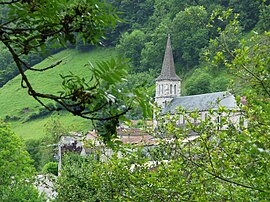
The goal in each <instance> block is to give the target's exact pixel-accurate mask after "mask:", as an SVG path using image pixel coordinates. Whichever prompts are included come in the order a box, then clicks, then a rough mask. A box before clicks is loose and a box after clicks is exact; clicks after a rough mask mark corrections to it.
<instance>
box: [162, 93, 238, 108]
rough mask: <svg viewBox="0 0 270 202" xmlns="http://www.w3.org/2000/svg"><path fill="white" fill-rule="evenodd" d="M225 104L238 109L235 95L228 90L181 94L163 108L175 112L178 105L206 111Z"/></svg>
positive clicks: (227, 106)
mask: <svg viewBox="0 0 270 202" xmlns="http://www.w3.org/2000/svg"><path fill="white" fill-rule="evenodd" d="M218 106H224V107H226V108H227V109H237V103H236V100H235V98H234V96H233V95H232V94H230V93H228V92H216V93H207V94H201V95H191V96H181V97H176V98H174V99H173V100H172V101H171V103H170V104H169V105H168V106H167V107H166V108H165V109H164V110H163V112H164V113H167V112H170V113H174V112H175V111H176V109H177V108H178V107H182V108H183V109H185V110H188V111H194V110H199V111H206V110H209V109H210V108H212V109H217V108H218Z"/></svg>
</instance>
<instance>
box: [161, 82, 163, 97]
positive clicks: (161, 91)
mask: <svg viewBox="0 0 270 202" xmlns="http://www.w3.org/2000/svg"><path fill="white" fill-rule="evenodd" d="M161 93H162V95H163V84H162V85H161Z"/></svg>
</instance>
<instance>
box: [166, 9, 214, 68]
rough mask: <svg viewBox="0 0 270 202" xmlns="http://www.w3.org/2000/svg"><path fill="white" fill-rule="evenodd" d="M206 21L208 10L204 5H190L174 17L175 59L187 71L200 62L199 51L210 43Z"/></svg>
mask: <svg viewBox="0 0 270 202" xmlns="http://www.w3.org/2000/svg"><path fill="white" fill-rule="evenodd" d="M206 21H207V12H206V10H205V9H204V7H202V6H192V7H188V8H186V9H185V10H184V11H180V12H179V13H177V14H176V16H175V18H174V19H173V22H172V25H171V27H172V28H171V29H172V39H173V42H172V43H173V47H174V50H176V51H175V52H176V54H175V60H176V62H178V63H180V64H181V66H182V68H184V70H186V71H187V70H189V68H190V67H193V66H195V65H197V64H198V59H199V53H200V52H201V49H202V48H203V47H205V46H206V45H207V44H208V40H209V36H208V30H207V29H206V27H205V25H206V24H207V23H206Z"/></svg>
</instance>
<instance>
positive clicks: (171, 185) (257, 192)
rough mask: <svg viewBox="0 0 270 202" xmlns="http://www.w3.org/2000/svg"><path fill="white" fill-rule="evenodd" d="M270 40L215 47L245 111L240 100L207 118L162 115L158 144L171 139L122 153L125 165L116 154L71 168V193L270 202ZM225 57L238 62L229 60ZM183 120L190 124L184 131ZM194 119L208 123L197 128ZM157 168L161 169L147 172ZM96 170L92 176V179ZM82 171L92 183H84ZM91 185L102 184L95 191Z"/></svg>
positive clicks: (117, 197) (70, 165)
mask: <svg viewBox="0 0 270 202" xmlns="http://www.w3.org/2000/svg"><path fill="white" fill-rule="evenodd" d="M235 23H236V25H237V20H236V19H233V20H232V21H231V22H230V25H228V26H227V27H226V28H225V29H224V30H220V31H221V32H223V33H224V32H225V33H226V32H228V31H229V30H230V31H235V32H237V31H238V30H237V29H238V28H237V26H235V27H234V26H233V25H235ZM233 28H234V29H235V30H231V29H233ZM269 35H270V34H269V33H268V32H266V33H264V34H262V35H258V34H256V33H255V35H253V36H250V38H247V37H246V38H245V40H241V41H240V43H239V44H238V46H237V47H235V48H232V49H231V48H229V47H228V46H226V44H227V43H226V42H227V41H226V38H225V40H220V38H219V37H218V38H217V39H216V40H213V41H212V42H213V43H217V44H216V45H217V46H218V47H220V49H219V51H217V52H216V57H215V58H214V59H213V60H212V62H213V63H216V62H222V63H223V64H224V65H225V67H227V68H229V69H230V72H231V73H233V74H234V75H235V76H236V77H234V81H235V82H236V83H237V84H238V85H237V86H239V87H241V89H242V91H236V92H239V93H241V94H240V95H243V94H242V93H243V92H245V94H244V95H246V98H247V102H246V104H245V105H241V104H240V100H241V98H240V96H237V94H236V97H237V102H238V104H239V106H238V107H239V109H235V110H231V109H226V108H224V107H218V109H210V110H209V111H208V112H207V116H206V118H205V119H202V117H201V115H200V113H199V112H197V111H192V112H189V111H186V110H185V109H181V108H180V109H178V111H177V113H175V114H162V115H161V114H157V115H156V116H155V117H157V118H159V119H158V123H159V124H158V125H157V128H156V130H155V131H154V134H155V135H156V136H155V137H156V138H158V137H160V136H158V135H160V134H162V137H163V139H159V141H158V144H156V145H155V147H153V148H151V149H149V148H147V147H143V148H140V147H137V148H133V149H130V147H128V148H127V149H126V150H125V149H124V146H123V147H122V146H121V152H122V154H123V155H122V156H121V158H119V157H118V155H114V156H112V157H111V158H110V159H109V160H108V161H97V160H94V161H93V163H84V162H82V161H75V162H73V163H71V162H70V161H69V162H68V163H67V164H66V165H65V166H64V169H63V176H62V177H63V178H61V180H63V181H61V183H62V184H65V183H64V182H65V181H67V180H69V179H72V183H69V185H70V187H72V188H73V186H74V185H76V186H74V189H71V190H74V192H73V193H72V195H71V196H74V195H75V194H80V196H81V197H82V198H80V199H82V200H87V199H89V198H92V197H93V199H94V201H98V200H101V201H268V200H269V198H270V192H269V190H270V189H269V188H270V187H269V185H270V181H269V180H270V178H269V176H270V156H269V153H270V151H269V146H270V142H269V134H270V128H269V125H270V117H269V114H270V113H269V112H270V111H269V109H270V102H269V97H270V94H269V89H270V85H269V81H270V80H269V79H270V77H269V61H270V60H269V54H268V52H269V44H270V43H269V41H270V38H269ZM235 40H238V39H237V38H235ZM225 53H226V54H228V55H230V57H222V54H225ZM247 81H248V82H247ZM247 85H250V87H248V88H247V87H246V86H247ZM232 87H234V86H232ZM235 113H237V114H240V116H238V118H239V119H232V117H234V118H236V117H235ZM181 115H182V116H183V117H184V120H185V123H186V124H185V126H184V127H176V126H177V122H178V121H179V119H180V116H181ZM194 120H196V122H197V123H200V124H194ZM157 133H158V134H157ZM191 134H196V136H191ZM191 137H192V138H193V139H192V138H191ZM125 151H126V152H125ZM84 161H86V160H84ZM151 162H152V163H153V164H154V168H153V167H152V166H147V165H149V164H150V163H151ZM76 163H79V165H76ZM90 167H91V169H92V170H91V172H89V173H86V172H87V171H88V170H90ZM78 168H79V169H81V172H83V173H84V177H86V176H88V177H89V178H88V179H89V180H86V179H85V178H80V176H79V173H78V172H77V171H78V170H77V169H78ZM93 168H94V169H93ZM99 171H100V173H99ZM91 180H92V182H95V183H92V184H90V181H91ZM59 185H60V192H61V195H60V196H61V197H65V196H66V194H69V193H66V192H65V190H67V189H68V188H69V187H64V186H63V189H62V188H61V184H59ZM80 186H82V187H83V188H85V187H87V186H89V190H91V192H87V190H85V189H83V191H84V192H85V193H87V194H89V195H87V197H88V198H87V197H86V198H84V196H85V195H84V194H81V193H83V192H81V191H80V189H78V188H77V187H80ZM69 189H70V188H69ZM106 197H107V198H106Z"/></svg>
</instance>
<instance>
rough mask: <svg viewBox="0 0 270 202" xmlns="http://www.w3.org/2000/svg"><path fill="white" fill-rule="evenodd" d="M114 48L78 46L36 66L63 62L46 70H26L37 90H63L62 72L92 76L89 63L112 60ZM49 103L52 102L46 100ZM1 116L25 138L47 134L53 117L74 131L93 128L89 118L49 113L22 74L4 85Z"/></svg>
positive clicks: (52, 91)
mask: <svg viewBox="0 0 270 202" xmlns="http://www.w3.org/2000/svg"><path fill="white" fill-rule="evenodd" d="M115 56H116V53H115V50H114V49H113V48H94V49H93V50H91V51H87V52H81V51H79V50H77V49H66V50H64V51H61V52H59V53H57V54H55V55H53V56H50V57H49V58H47V59H45V60H44V61H42V62H41V63H39V64H37V65H36V66H35V67H34V68H44V67H47V66H50V65H52V64H54V63H56V62H58V61H59V60H61V61H62V62H61V63H60V65H58V66H56V67H54V68H53V69H49V70H47V71H45V72H33V71H26V74H27V76H28V78H29V80H30V81H31V83H32V86H33V87H34V89H36V90H37V91H39V92H43V93H45V92H46V93H56V92H59V91H62V87H61V84H62V79H61V76H60V75H68V74H70V73H73V74H76V75H78V76H81V77H84V78H85V79H86V80H87V79H88V78H89V79H90V76H91V72H90V69H89V65H86V64H89V63H92V64H93V65H95V63H96V62H97V61H101V60H109V59H110V58H111V57H115ZM45 102H46V103H47V104H48V103H50V102H52V101H45ZM0 109H1V110H0V119H1V120H5V121H6V122H8V123H10V124H11V126H12V129H13V130H14V132H15V133H16V134H18V135H20V136H21V137H22V138H23V139H36V138H40V137H43V136H44V135H45V134H46V130H45V128H46V127H45V126H46V125H48V123H50V121H51V120H53V119H59V121H60V122H61V123H62V124H63V126H66V127H68V128H72V130H73V131H77V132H82V131H84V132H86V131H87V130H89V129H90V128H91V122H90V121H89V120H85V119H82V118H80V117H75V116H73V115H71V114H69V113H65V112H53V113H46V111H45V110H44V108H43V107H42V106H41V105H40V104H39V103H38V102H37V101H36V100H34V99H33V98H32V97H30V96H29V95H28V94H27V89H24V88H22V87H21V77H20V75H19V76H17V77H15V78H14V79H12V80H10V81H9V82H8V83H7V84H6V85H4V86H3V87H2V88H0ZM44 111H45V113H44V116H42V117H38V118H31V117H34V115H35V114H39V113H40V112H44Z"/></svg>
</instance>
